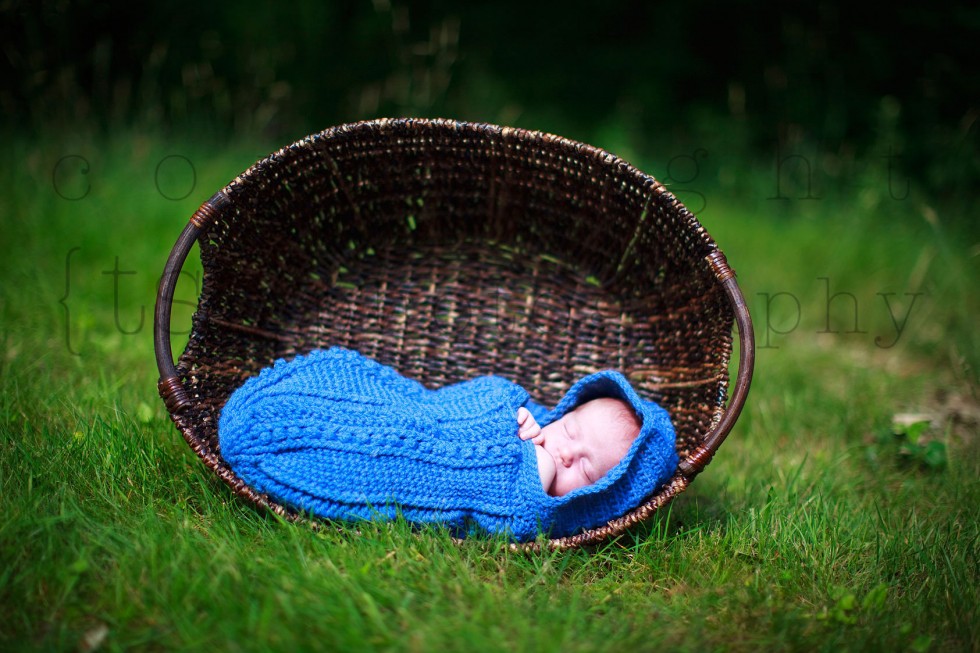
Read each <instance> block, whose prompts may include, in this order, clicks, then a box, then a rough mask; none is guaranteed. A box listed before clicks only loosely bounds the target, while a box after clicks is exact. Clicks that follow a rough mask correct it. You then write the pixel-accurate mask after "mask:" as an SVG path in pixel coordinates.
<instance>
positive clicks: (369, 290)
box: [155, 119, 754, 548]
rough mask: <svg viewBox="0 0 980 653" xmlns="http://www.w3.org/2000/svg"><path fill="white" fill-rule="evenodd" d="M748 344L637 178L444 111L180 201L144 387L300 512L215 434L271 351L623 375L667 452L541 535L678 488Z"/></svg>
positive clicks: (741, 307) (462, 369)
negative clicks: (182, 317)
mask: <svg viewBox="0 0 980 653" xmlns="http://www.w3.org/2000/svg"><path fill="white" fill-rule="evenodd" d="M195 241H197V242H198V244H199V245H200V249H201V259H202V261H203V265H204V280H203V288H202V292H201V297H200V301H199V305H198V309H197V312H196V313H195V315H194V318H193V328H192V331H191V333H190V339H189V342H188V344H187V347H186V349H185V350H184V353H183V354H182V355H181V357H180V359H179V361H178V363H177V365H176V366H175V365H174V363H173V358H172V353H171V349H170V330H169V325H170V313H171V305H172V302H173V293H174V286H175V284H176V282H177V277H178V275H179V273H180V269H181V267H182V265H183V262H184V260H185V258H186V256H187V253H188V252H189V250H190V248H191V246H192V245H193V244H194V242H195ZM733 319H734V321H735V322H737V325H738V330H739V336H740V358H739V369H738V375H737V379H736V383H735V387H734V388H733V392H732V396H731V400H730V401H729V402H728V405H727V407H726V399H727V395H728V389H729V375H728V365H729V360H730V357H731V353H732V323H733ZM753 342H754V341H753V336H752V324H751V321H750V319H749V314H748V311H747V309H746V306H745V302H744V299H743V297H742V294H741V292H740V290H739V288H738V285H737V284H736V282H735V278H734V273H733V272H732V270H731V268H729V266H728V264H727V263H726V261H725V257H724V255H723V254H722V253H721V251H720V250H719V249H718V248H717V246H716V245H715V243H714V242H713V241H712V239H711V237H710V236H709V235H708V234H707V233H706V232H705V230H704V228H703V227H702V226H701V225H700V224H699V223H698V221H697V220H696V218H695V217H694V216H693V215H692V214H691V213H690V212H689V211H688V210H687V209H686V208H685V207H684V206H683V205H682V204H681V203H680V202H678V201H677V200H676V199H675V198H674V197H673V196H672V195H671V194H670V193H669V192H667V191H666V190H665V189H664V187H663V186H662V185H661V184H660V183H659V182H657V181H656V180H655V179H653V178H652V177H650V176H649V175H646V174H644V173H642V172H640V171H638V170H636V169H635V168H633V167H632V166H630V165H629V164H627V163H626V162H624V161H622V160H620V159H618V158H616V157H615V156H612V155H610V154H608V153H606V152H604V151H602V150H599V149H596V148H594V147H590V146H588V145H583V144H581V143H576V142H573V141H570V140H567V139H564V138H560V137H557V136H552V135H548V134H542V133H537V132H531V131H525V130H520V129H512V128H507V127H498V126H494V125H485V124H470V123H460V122H454V121H447V120H416V119H399V120H378V121H371V122H361V123H357V124H353V125H344V126H341V127H335V128H332V129H328V130H326V131H324V132H321V133H319V134H315V135H313V136H310V137H307V138H305V139H303V140H301V141H299V142H297V143H294V144H293V145H290V146H289V147H286V148H283V149H282V150H279V151H278V152H276V153H274V154H272V155H270V156H269V157H267V158H265V159H263V160H261V161H259V162H258V163H256V164H255V165H253V166H252V167H251V168H249V169H248V170H247V171H245V172H244V173H242V174H241V175H240V176H239V177H237V178H236V179H235V180H234V181H232V182H231V183H230V184H228V185H227V186H226V187H225V188H223V189H222V190H221V191H219V192H218V193H217V194H215V195H214V196H213V197H212V198H211V199H209V200H208V201H206V202H205V203H204V204H203V205H202V206H201V208H200V209H198V211H197V212H195V213H194V215H193V216H192V217H191V219H190V223H189V224H188V225H187V226H186V227H185V228H184V230H183V232H182V233H181V235H180V237H179V239H178V240H177V243H176V245H175V246H174V248H173V251H172V252H171V254H170V258H169V260H168V261H167V265H166V268H165V270H164V274H163V280H162V282H161V285H160V291H159V295H158V297H157V306H156V317H155V346H156V357H157V364H158V366H159V369H160V383H159V390H160V394H161V396H162V397H163V399H164V401H165V402H166V405H167V409H168V410H169V412H170V415H171V418H172V419H173V421H174V422H175V423H176V425H177V427H178V428H179V429H180V431H181V433H183V435H184V438H185V439H186V440H187V442H188V444H189V445H190V446H191V448H192V449H193V450H194V451H195V452H196V453H197V455H198V456H200V457H201V459H202V460H203V461H204V463H205V464H206V465H207V466H208V467H209V468H210V469H211V470H213V471H214V472H215V473H216V474H217V475H218V476H219V477H220V478H221V479H222V480H223V481H225V482H226V483H227V484H228V485H230V486H231V488H232V489H233V490H234V491H235V492H236V493H237V494H238V495H240V496H242V497H244V498H246V499H248V500H249V501H251V502H253V503H254V504H257V505H258V506H261V507H263V508H266V509H269V510H272V511H274V512H276V513H278V514H280V515H282V516H284V517H286V518H288V519H303V518H304V517H303V516H301V515H298V514H297V513H296V512H294V511H293V510H291V509H290V508H288V507H286V506H283V505H279V504H277V503H275V502H274V501H273V500H272V499H270V498H269V497H268V496H266V495H262V494H258V493H256V492H254V491H253V490H252V489H251V488H249V487H248V486H247V485H245V483H244V482H243V481H242V480H241V479H239V478H238V477H237V476H236V475H235V474H234V472H233V471H232V470H231V469H230V468H229V467H228V465H227V463H225V461H224V460H223V459H222V457H221V451H220V450H219V447H218V434H217V424H218V415H219V414H220V411H221V408H222V407H223V406H224V403H225V401H226V400H227V399H228V397H229V395H230V394H231V393H232V391H234V390H235V389H236V388H237V387H238V386H240V385H241V384H242V383H243V382H244V381H245V379H246V378H248V377H249V376H252V375H254V374H257V373H258V371H259V370H260V369H262V368H263V367H266V366H268V365H270V364H272V363H273V361H275V360H276V359H278V358H282V357H292V356H295V355H296V354H300V353H305V352H308V351H310V350H312V349H316V348H326V347H329V346H331V345H341V346H344V347H348V348H351V349H356V350H358V351H360V352H362V353H363V354H365V355H366V356H369V357H372V358H374V359H376V360H378V361H380V362H382V363H384V364H387V365H391V366H393V367H394V368H396V369H397V370H398V371H400V372H401V373H402V374H404V375H407V376H410V377H413V378H416V379H418V380H420V381H422V382H423V383H425V384H426V385H427V386H429V387H438V386H442V385H445V384H448V383H453V382H457V381H461V380H464V379H469V378H473V377H474V376H477V375H481V374H491V373H492V374H499V375H502V376H504V377H507V378H509V379H512V380H514V381H516V382H518V383H520V384H521V385H523V386H524V387H526V388H527V389H528V390H529V392H531V394H532V396H533V397H535V398H536V399H537V400H538V401H539V402H542V403H545V404H550V405H553V404H554V402H556V401H557V399H558V398H559V397H560V396H561V395H562V394H563V393H564V392H565V391H566V390H567V389H568V387H569V386H570V385H571V384H572V383H573V382H574V381H575V380H577V379H579V378H580V377H582V376H584V375H585V374H588V373H591V372H594V371H597V370H600V369H605V368H615V369H618V370H620V371H622V372H623V373H624V374H625V375H626V376H627V377H628V378H629V379H630V381H631V382H632V383H633V385H634V387H636V388H637V390H638V391H639V392H640V393H641V394H642V395H644V396H646V397H647V398H650V399H654V400H656V401H658V402H659V403H660V404H661V405H663V406H664V407H665V408H667V410H669V411H670V414H671V416H672V418H673V421H674V424H675V427H676V431H677V451H678V455H679V457H680V460H681V462H680V466H679V468H678V470H677V472H676V474H675V475H674V476H673V478H672V479H671V480H670V481H669V482H668V483H667V484H666V485H665V486H664V487H663V488H661V489H660V490H659V491H658V492H657V493H655V494H654V495H652V496H650V497H649V498H648V499H647V500H646V501H645V502H644V503H643V504H642V505H640V506H639V507H637V508H636V509H635V510H633V511H632V512H630V513H628V514H626V515H624V516H623V517H621V518H619V519H616V520H614V521H612V522H610V523H608V524H606V525H605V526H603V527H601V528H596V529H592V530H589V531H586V532H583V533H580V534H578V535H575V536H572V537H565V538H561V539H553V540H550V541H549V542H548V543H547V545H548V546H550V547H552V548H567V547H572V546H579V545H583V544H588V543H593V542H598V541H600V540H602V539H604V538H607V537H609V536H611V535H615V534H618V533H621V532H622V531H624V530H625V529H626V528H628V527H629V526H631V525H632V524H635V523H637V522H639V521H642V520H644V519H646V518H647V517H649V516H650V515H651V514H652V513H653V512H654V511H656V510H657V509H658V508H660V507H661V506H663V505H665V504H666V503H667V502H669V501H670V500H671V499H672V498H673V497H674V496H676V495H677V494H678V493H680V492H681V491H683V490H684V488H686V487H687V485H688V483H690V481H691V479H692V478H693V477H694V476H695V475H696V474H698V473H699V472H700V471H701V470H702V469H703V468H704V467H705V466H706V465H707V464H708V462H709V461H710V459H711V457H712V455H713V454H714V452H715V451H716V450H717V448H718V446H719V445H720V444H721V442H722V441H723V440H724V438H725V436H726V435H727V434H728V432H729V430H730V429H731V428H732V426H733V424H734V423H735V420H736V419H737V417H738V414H739V412H740V410H741V408H742V405H743V403H744V401H745V396H746V394H747V392H748V388H749V383H750V380H751V376H752V365H753V359H754V355H753V350H754V347H753ZM529 546H531V547H535V546H538V545H537V544H531V545H529Z"/></svg>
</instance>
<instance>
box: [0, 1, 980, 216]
mask: <svg viewBox="0 0 980 653" xmlns="http://www.w3.org/2000/svg"><path fill="white" fill-rule="evenodd" d="M871 7H872V5H861V4H859V3H858V4H855V3H834V2H814V3H805V4H797V5H785V4H784V3H775V2H757V3H747V2H736V3H727V4H726V3H722V4H717V3H710V2H706V1H705V0H695V1H693V2H684V3H682V2H673V3H657V2H639V1H626V2H611V3H590V5H589V6H582V7H581V8H578V7H575V6H572V5H570V4H568V3H559V2H554V1H548V2H538V3H525V2H514V1H512V0H500V1H498V2H492V3H489V2H477V3H456V2H449V1H446V0H429V1H426V2H412V3H408V2H406V1H405V0H359V1H353V0H334V1H331V2H322V1H316V0H312V1H299V2H294V3H282V4H278V5H277V4H269V3H254V2H214V3H204V2H193V1H190V0H175V1H174V2H170V3H165V4H164V3H153V4H150V5H140V4H137V3H122V2H108V3H107V2H96V1H94V0H78V1H72V0H59V1H55V2H29V1H26V0H25V1H20V2H18V1H17V0H7V1H6V2H3V3H2V4H0V16H2V21H0V26H2V27H0V30H2V32H0V33H2V36H3V50H4V54H5V56H4V57H3V60H2V62H0V108H2V110H3V112H4V115H5V116H6V117H7V120H8V121H9V124H10V126H12V127H14V128H17V129H23V128H25V127H26V128H27V129H30V130H33V131H34V132H40V131H45V130H56V129H58V128H62V129H74V128H77V126H78V125H80V124H82V125H86V126H93V125H94V126H96V127H98V128H101V129H105V130H112V129H115V128H117V127H119V126H120V125H121V124H126V125H135V126H137V127H139V128H154V129H163V130H165V131H167V130H177V131H187V130H188V129H197V130H200V129H205V130H208V131H209V132H212V133H216V134H217V135H219V136H222V135H227V134H229V133H235V134H254V135H260V136H261V137H262V138H263V139H269V140H272V141H273V142H282V143H285V142H289V141H291V140H294V139H295V138H298V137H300V136H302V135H305V134H307V133H310V132H314V131H319V130H320V129H323V128H326V127H328V126H330V125H334V124H338V123H343V122H351V121H355V120H360V119H366V118H373V117H379V116H401V115H424V116H436V115H439V116H444V117H453V118H458V119H463V120H474V121H487V122H497V123H503V124H510V125H516V126H523V127H530V128H534V129H541V130H545V131H552V132H557V133H561V134H563V135H566V136H569V137H572V138H576V139H579V140H585V141H589V142H593V143H595V144H598V145H600V146H602V145H603V142H602V141H603V136H604V135H606V134H607V133H608V132H609V131H614V132H616V134H615V136H616V142H623V141H624V140H625V141H628V142H631V143H635V144H636V145H635V146H634V147H635V148H636V150H638V151H641V152H642V151H644V150H646V151H654V150H658V151H661V152H662V151H663V149H664V148H666V147H677V145H678V144H682V145H684V146H689V148H690V149H693V148H694V147H706V146H707V145H711V146H712V149H713V150H714V151H717V150H718V149H719V148H722V147H724V148H729V149H732V150H735V151H737V153H738V154H739V155H740V156H741V157H742V158H745V157H748V158H750V159H751V158H753V157H754V158H756V159H765V160H766V161H769V160H772V159H773V157H774V156H775V159H776V160H777V161H778V160H779V157H780V156H784V155H785V154H786V153H800V152H807V156H811V155H812V154H818V155H820V157H824V158H826V159H828V161H826V162H825V164H826V165H825V167H826V168H830V169H834V168H835V166H836V168H840V166H841V165H843V166H844V167H845V169H846V168H847V164H848V162H850V161H854V160H863V161H872V162H875V163H876V164H877V163H880V164H881V165H888V166H889V171H890V172H891V171H892V168H894V171H895V172H896V173H901V174H903V175H904V177H903V180H904V178H910V179H912V180H913V181H914V185H915V187H917V188H921V189H922V190H923V192H925V193H926V194H927V195H928V196H929V197H930V198H931V201H932V202H935V203H938V204H940V210H942V205H943V203H944V202H956V203H957V205H958V206H969V205H972V203H973V202H974V201H975V200H976V199H977V198H978V188H980V183H978V182H980V147H978V137H977V130H978V125H977V118H978V117H980V100H978V95H980V73H978V71H980V57H978V55H977V51H976V48H975V43H976V41H977V37H978V36H980V8H978V7H976V6H968V5H964V4H962V3H955V2H944V1H940V2H933V3H928V4H914V5H909V6H897V7H893V8H890V9H886V10H884V11H881V10H878V9H872V8H871ZM597 141H598V142H597ZM841 162H843V163H841ZM897 188H899V190H903V186H897ZM959 213H962V212H959ZM959 219H960V220H961V221H962V220H963V218H959Z"/></svg>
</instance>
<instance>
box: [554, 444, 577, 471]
mask: <svg viewBox="0 0 980 653" xmlns="http://www.w3.org/2000/svg"><path fill="white" fill-rule="evenodd" d="M575 455H576V452H575V447H574V446H573V445H572V444H571V443H569V442H563V443H561V444H559V445H558V458H560V459H561V464H562V465H564V466H565V467H571V466H572V463H574V462H575Z"/></svg>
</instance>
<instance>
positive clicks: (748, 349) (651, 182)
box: [154, 118, 755, 551]
mask: <svg viewBox="0 0 980 653" xmlns="http://www.w3.org/2000/svg"><path fill="white" fill-rule="evenodd" d="M416 127H418V128H425V129H434V130H450V131H457V132H467V133H470V134H473V135H478V136H483V137H486V136H487V134H488V133H489V134H490V135H493V136H496V137H499V138H504V139H510V138H515V139H518V140H520V141H529V142H530V143H531V144H540V145H549V146H552V147H554V146H556V145H557V146H558V147H561V148H567V149H570V150H573V151H575V152H578V153H581V154H585V155H587V156H590V157H594V158H595V159H596V160H597V161H599V162H600V163H601V164H602V165H607V166H614V167H616V168H617V169H619V170H620V171H622V172H624V173H626V174H629V175H630V176H633V177H635V178H636V179H638V180H639V181H641V183H642V186H643V187H644V189H645V190H647V191H650V192H653V193H656V194H657V195H660V196H662V197H664V198H665V199H666V200H667V201H668V202H669V203H671V204H672V205H673V206H674V208H676V209H678V210H679V211H680V212H681V214H682V215H683V217H684V218H685V219H686V220H687V222H688V224H687V227H688V228H691V229H694V230H697V232H698V233H699V234H700V235H701V237H702V238H703V239H704V240H705V242H706V243H708V244H709V245H710V251H709V253H708V255H707V256H705V257H704V262H705V264H706V265H707V266H708V267H709V268H710V271H711V273H712V276H713V278H714V279H715V281H716V282H717V283H718V284H719V285H721V286H722V288H723V290H724V292H725V294H726V296H727V298H728V300H729V303H730V304H731V308H732V310H733V313H734V318H735V326H736V327H737V328H738V333H739V362H738V372H737V376H736V380H735V385H734V387H733V388H732V390H731V392H730V393H729V396H728V404H727V406H725V407H724V410H723V412H722V415H721V417H720V418H719V419H718V420H717V421H716V422H715V423H714V425H713V426H712V427H711V429H710V430H709V432H708V433H707V434H706V436H705V438H704V440H703V441H702V442H701V443H700V444H699V445H698V446H697V447H696V448H695V450H694V451H693V452H692V453H691V454H690V455H689V456H687V457H686V458H683V459H682V460H681V461H680V462H679V464H678V469H677V471H676V472H675V474H674V476H673V477H672V478H671V479H670V480H669V481H668V482H667V483H666V484H665V485H664V486H663V487H662V488H661V490H659V491H658V492H655V493H654V494H653V495H651V497H649V498H648V499H647V500H646V501H645V502H644V503H642V504H640V505H639V506H637V507H636V508H635V509H633V510H631V511H630V512H628V513H626V514H625V515H623V516H621V517H619V518H617V519H614V520H611V521H610V522H608V523H607V524H605V525H604V526H601V527H598V528H593V529H589V530H586V531H583V532H581V533H578V534H576V535H572V536H567V537H562V538H554V539H548V540H546V541H545V543H544V547H545V548H548V549H553V550H554V549H569V548H574V547H578V546H586V545H592V544H596V543H598V542H601V541H604V540H607V539H609V538H610V537H613V536H616V535H619V534H621V533H623V532H625V531H626V530H627V529H628V528H629V527H631V526H633V525H634V524H637V523H639V522H642V521H645V520H646V519H647V518H648V517H649V516H650V515H652V514H653V513H654V512H655V511H657V510H658V509H659V508H661V507H663V506H664V505H666V504H667V503H669V502H670V501H671V500H672V499H673V497H674V496H676V495H677V494H679V493H680V492H682V491H683V490H684V489H685V488H686V487H687V485H688V484H689V483H690V482H691V481H692V480H693V479H694V477H695V476H697V474H699V473H700V472H701V471H703V469H704V468H705V467H706V466H707V464H708V463H709V462H710V461H711V459H712V457H713V456H714V454H715V452H716V451H717V450H718V448H719V447H720V446H721V444H722V442H723V441H724V440H725V439H726V437H727V436H728V434H729V433H730V431H731V429H732V428H733V427H734V425H735V422H736V421H737V419H738V417H739V415H740V413H741V411H742V408H743V407H744V404H745V400H746V397H747V395H748V391H749V387H750V385H751V380H752V374H753V371H754V362H755V339H754V334H753V328H752V320H751V316H750V314H749V311H748V307H747V304H746V302H745V298H744V296H743V295H742V292H741V290H740V288H739V286H738V283H737V281H736V280H735V272H734V270H732V268H731V267H730V266H729V265H728V262H727V260H726V258H725V255H724V254H723V253H722V252H721V250H720V249H719V248H718V247H717V245H716V244H715V243H714V241H713V240H712V239H711V237H710V236H709V235H708V234H707V231H706V230H704V228H703V227H702V226H701V224H700V222H699V221H698V220H697V218H696V216H694V215H693V214H691V213H690V211H688V210H687V208H686V207H684V205H683V204H681V202H679V201H678V200H677V198H676V197H675V196H674V195H673V194H672V193H670V192H669V191H668V190H667V189H666V188H665V187H664V186H663V184H661V183H660V182H659V181H657V180H656V179H655V178H654V177H652V176H651V175H649V174H647V173H644V172H643V171H641V170H639V169H638V168H636V167H635V166H633V165H632V164H630V163H629V162H627V161H625V160H624V159H621V158H620V157H618V156H616V155H614V154H611V153H609V152H607V151H606V150H603V149H601V148H598V147H595V146H592V145H588V144H586V143H581V142H579V141H575V140H572V139H568V138H566V137H563V136H559V135H555V134H550V133H547V132H542V131H535V130H528V129H523V128H516V127H504V126H499V125H494V124H490V123H476V122H465V121H458V120H451V119H444V118H431V119H430V118H379V119H374V120H366V121H360V122H355V123H347V124H343V125H337V126H334V127H329V128H327V129H325V130H322V131H320V132H317V133H314V134H310V135H308V136H306V137H304V138H302V139H300V140H298V141H295V142H294V143H291V144H290V145H287V146H284V147H282V148H280V149H278V150H276V151H275V152H272V153H271V154H269V155H267V156H266V157H263V158H262V159H260V160H258V161H257V162H255V163H254V164H252V165H251V166H249V167H248V168H247V169H246V170H245V171H243V172H242V173H240V174H239V175H237V176H236V177H235V178H234V179H233V180H232V181H231V182H229V183H228V184H227V185H226V186H225V187H224V188H222V189H221V190H220V191H218V192H217V193H215V194H214V195H213V196H212V197H211V198H209V199H208V200H206V201H205V202H204V203H202V204H201V206H200V208H198V209H197V210H196V211H195V212H194V214H193V215H192V216H191V218H190V220H189V221H188V223H187V224H186V225H185V226H184V228H183V230H182V231H181V233H180V235H179V236H178V238H177V241H176V242H175V244H174V246H173V248H172V250H171V252H170V255H169V257H168V259H167V262H166V265H165V267H164V271H163V275H162V278H161V283H160V285H159V289H158V293H157V299H156V307H155V319H154V351H155V355H156V361H157V366H158V370H159V372H160V379H159V382H158V384H157V388H158V391H159V393H160V395H161V397H162V398H163V400H164V402H165V404H166V406H167V410H168V413H169V414H170V417H171V420H172V421H174V423H175V424H176V425H177V427H178V429H179V430H180V431H181V433H182V435H183V437H184V439H185V440H186V441H187V442H188V444H189V445H190V446H191V448H192V450H193V451H194V452H195V453H196V454H197V455H198V456H199V457H200V458H201V459H202V460H203V461H204V462H205V464H206V465H207V466H208V467H209V468H211V469H212V471H214V472H216V473H217V474H218V475H219V477H221V478H222V480H224V481H225V482H226V483H227V484H228V485H230V486H231V487H232V489H233V490H234V491H235V492H236V494H239V495H240V496H242V497H243V498H246V499H248V500H249V501H250V502H251V503H253V504H255V505H256V506H258V507H261V508H265V509H268V510H271V511H272V512H274V513H276V514H278V515H280V516H281V517H284V518H286V519H288V520H290V521H306V522H309V523H310V524H312V525H314V526H318V525H319V522H322V520H318V519H317V518H315V517H314V518H311V517H307V516H305V515H303V514H300V513H297V512H295V511H293V510H291V509H289V508H287V507H284V506H282V505H280V504H278V503H277V502H275V501H274V500H272V499H271V498H270V497H268V496H267V495H264V494H259V493H257V492H255V491H254V490H252V489H251V488H250V487H249V486H247V485H245V484H244V482H243V481H242V480H241V479H239V478H238V477H237V476H236V475H235V474H234V473H233V472H231V470H230V468H229V467H228V466H227V463H225V462H224V460H223V459H222V458H221V457H220V456H219V455H218V454H216V453H215V452H212V451H210V450H209V448H208V447H206V446H204V443H202V442H201V441H199V439H198V438H197V436H196V435H195V434H194V433H193V431H194V428H193V425H192V424H187V423H185V422H186V420H183V419H181V413H182V412H183V411H184V410H185V409H186V408H188V407H189V406H190V405H191V404H192V401H191V399H190V397H189V396H188V394H187V392H186V389H185V388H184V386H183V381H182V380H181V377H180V375H179V372H178V370H177V368H176V365H175V363H174V360H173V354H172V348H171V343H170V328H169V327H170V314H171V309H172V304H173V297H174V291H175V287H176V283H177V279H178V277H179V275H180V272H181V269H182V267H183V264H184V261H185V260H186V257H187V255H188V253H189V252H190V250H191V248H192V246H193V244H194V243H195V242H196V241H197V239H198V237H199V236H200V235H201V234H202V233H205V232H206V231H207V229H208V227H209V226H210V224H212V223H213V222H214V221H215V220H216V219H217V217H218V216H219V215H220V214H221V212H222V211H224V210H226V209H227V208H228V207H229V206H230V205H231V204H232V203H233V198H234V196H235V195H236V194H237V192H238V190H239V189H240V188H241V187H242V186H243V184H244V182H246V181H247V180H249V179H251V178H252V177H256V176H259V175H261V174H263V173H264V172H265V171H266V170H268V169H269V168H270V166H275V165H277V164H278V163H279V162H280V161H281V160H283V159H284V158H286V157H287V156H288V154H289V153H290V152H293V151H296V150H297V149H299V148H306V147H309V146H310V145H313V144H315V143H317V142H318V141H319V140H321V139H333V138H347V137H353V138H356V137H359V136H361V135H362V134H366V135H367V136H368V137H370V136H371V135H372V134H377V133H382V132H386V131H388V130H397V129H412V128H416ZM511 548H512V549H515V550H525V551H531V550H538V549H540V548H542V544H541V543H540V541H533V542H527V543H513V544H512V545H511Z"/></svg>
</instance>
